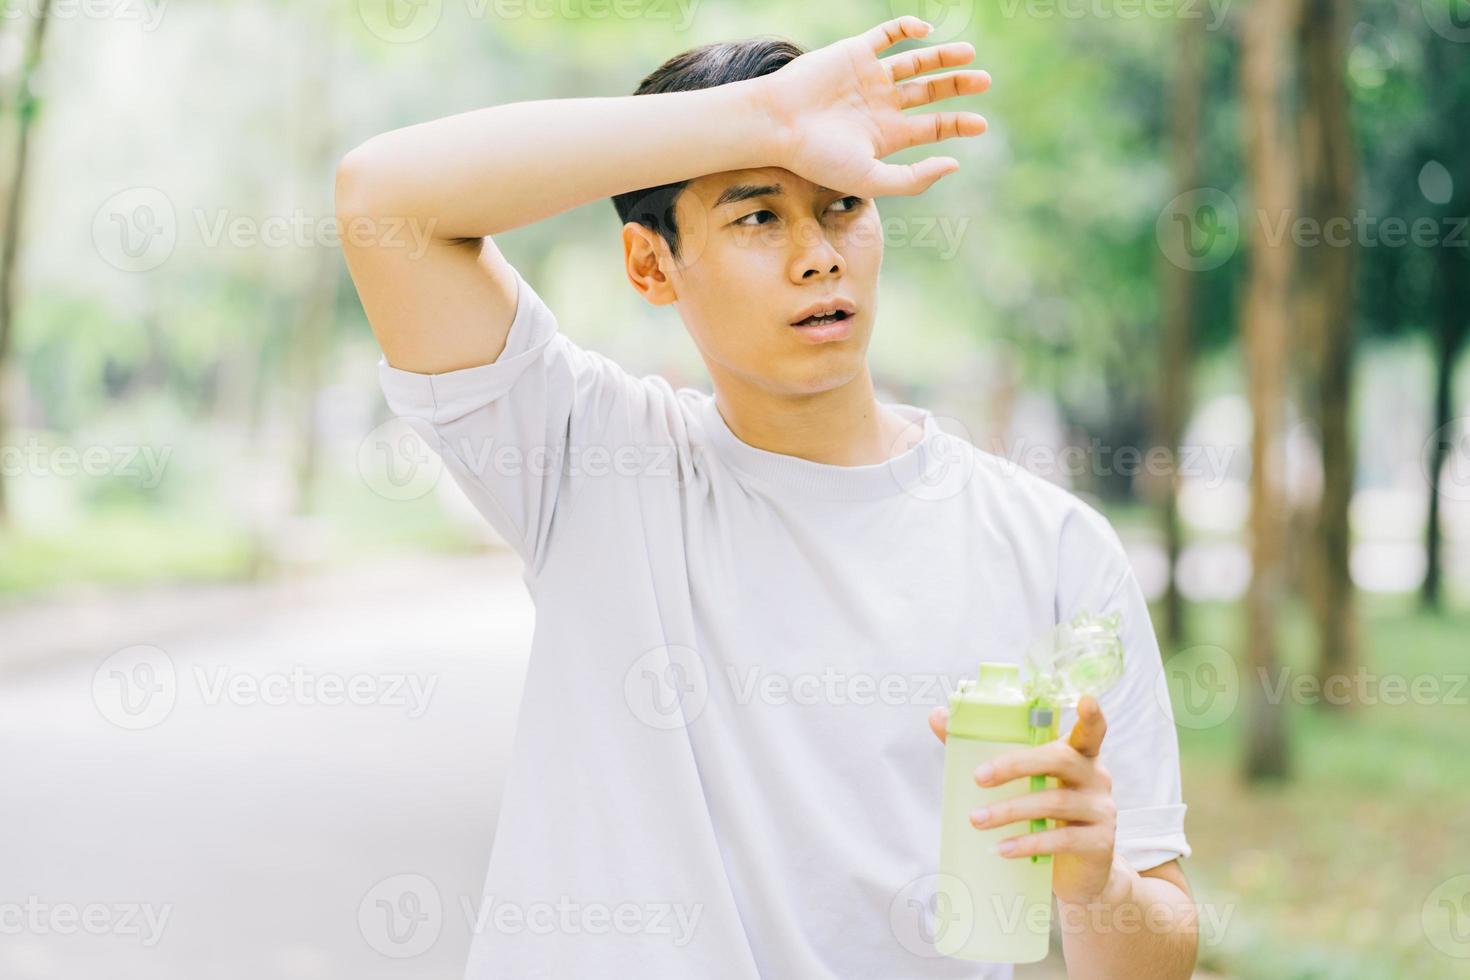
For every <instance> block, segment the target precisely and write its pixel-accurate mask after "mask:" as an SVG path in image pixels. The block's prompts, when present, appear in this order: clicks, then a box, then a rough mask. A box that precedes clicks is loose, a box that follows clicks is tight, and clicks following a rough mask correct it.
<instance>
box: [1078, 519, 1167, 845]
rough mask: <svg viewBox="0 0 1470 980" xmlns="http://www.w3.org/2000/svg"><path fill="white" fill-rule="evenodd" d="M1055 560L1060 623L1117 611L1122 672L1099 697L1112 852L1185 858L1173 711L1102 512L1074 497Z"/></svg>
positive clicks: (1124, 562) (1122, 557) (1134, 588)
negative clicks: (1112, 814)
mask: <svg viewBox="0 0 1470 980" xmlns="http://www.w3.org/2000/svg"><path fill="white" fill-rule="evenodd" d="M1058 561H1059V566H1058V569H1059V574H1058V579H1059V588H1058V595H1057V604H1058V608H1057V616H1058V621H1059V622H1060V621H1062V620H1065V619H1067V618H1070V617H1071V616H1073V615H1075V614H1076V613H1078V612H1083V611H1087V612H1092V613H1095V614H1097V615H1106V614H1108V613H1112V612H1117V613H1120V614H1121V617H1122V624H1121V630H1122V640H1123V676H1122V678H1121V679H1120V680H1119V681H1118V683H1117V684H1116V685H1114V686H1113V687H1112V689H1110V690H1109V691H1107V692H1105V693H1104V694H1103V695H1101V696H1100V697H1099V698H1098V705H1099V706H1100V707H1101V708H1102V711H1103V717H1104V718H1105V719H1106V721H1107V734H1106V735H1105V736H1104V738H1103V745H1102V751H1101V753H1100V755H1099V758H1100V760H1101V762H1102V764H1103V765H1104V766H1105V767H1106V768H1107V770H1108V773H1109V775H1110V776H1111V777H1112V782H1113V800H1114V802H1115V803H1116V804H1117V807H1118V825H1117V840H1116V845H1115V847H1116V851H1117V853H1119V854H1121V855H1122V856H1123V857H1124V859H1126V860H1127V861H1128V863H1129V864H1130V865H1131V866H1132V867H1133V868H1134V870H1136V871H1146V870H1148V869H1149V868H1153V867H1157V866H1158V865H1160V864H1163V863H1165V862H1166V861H1171V860H1173V859H1175V858H1182V857H1188V856H1189V853H1190V848H1189V843H1188V841H1187V840H1186V839H1185V836H1184V811H1185V804H1184V801H1183V798H1182V792H1181V787H1180V774H1179V740H1178V736H1177V733H1176V731H1175V728H1174V712H1173V708H1172V707H1171V705H1170V702H1169V698H1168V694H1167V690H1166V687H1165V685H1164V684H1163V679H1162V678H1163V662H1162V660H1161V658H1160V654H1159V642H1158V638H1157V637H1156V636H1155V634H1154V628H1153V623H1152V621H1151V619H1150V618H1149V611H1148V602H1147V600H1146V599H1145V598H1144V595H1143V590H1142V589H1141V588H1140V586H1139V584H1138V579H1137V578H1136V576H1135V575H1134V573H1133V569H1132V566H1131V565H1130V564H1129V562H1128V557H1127V553H1126V551H1125V550H1124V548H1123V544H1122V542H1121V541H1120V540H1119V538H1118V535H1117V532H1116V531H1114V530H1113V528H1112V526H1111V525H1110V524H1109V523H1108V521H1107V519H1106V518H1104V517H1103V516H1102V515H1101V514H1100V513H1098V512H1097V511H1096V510H1094V509H1092V508H1091V507H1089V506H1088V505H1086V504H1085V503H1082V502H1081V501H1077V503H1076V507H1075V510H1074V511H1073V512H1072V513H1071V514H1069V515H1068V517H1067V518H1066V520H1065V522H1064V524H1063V531H1062V535H1061V547H1060V551H1059V554H1058ZM1075 719H1076V712H1075V710H1069V711H1067V712H1066V713H1065V714H1064V717H1063V718H1062V724H1063V728H1062V731H1063V732H1065V731H1067V730H1068V729H1069V728H1070V726H1071V725H1072V723H1073V722H1074V721H1075Z"/></svg>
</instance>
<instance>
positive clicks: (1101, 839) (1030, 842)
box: [995, 827, 1113, 857]
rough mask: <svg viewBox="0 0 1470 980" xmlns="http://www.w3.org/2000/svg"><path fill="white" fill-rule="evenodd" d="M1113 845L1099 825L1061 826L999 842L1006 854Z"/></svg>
mask: <svg viewBox="0 0 1470 980" xmlns="http://www.w3.org/2000/svg"><path fill="white" fill-rule="evenodd" d="M1112 846H1113V842H1112V840H1111V839H1110V838H1109V836H1108V834H1107V832H1106V831H1104V830H1100V829H1099V828H1097V827H1057V828H1054V829H1052V830H1043V831H1041V832H1040V833H1037V834H1022V835H1021V836H1019V837H1007V838H1006V839H1005V840H1003V841H1000V842H999V843H997V844H996V845H995V851H996V853H997V854H999V855H1001V856H1002V857H1030V856H1031V855H1033V854H1105V853H1106V852H1107V851H1108V850H1109V849H1110V848H1111V847H1112Z"/></svg>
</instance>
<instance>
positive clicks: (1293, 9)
mask: <svg viewBox="0 0 1470 980" xmlns="http://www.w3.org/2000/svg"><path fill="white" fill-rule="evenodd" d="M1300 16H1301V8H1300V3H1299V0H1251V5H1250V8H1249V9H1248V10H1247V11H1246V12H1245V15H1244V17H1243V19H1242V21H1241V66H1240V98H1241V113H1242V119H1241V121H1242V124H1243V127H1244V141H1245V163H1246V166H1245V173H1246V179H1247V182H1248V185H1249V188H1250V199H1251V212H1252V214H1254V215H1255V218H1254V219H1253V220H1250V221H1249V222H1247V225H1248V228H1249V242H1248V247H1249V273H1248V277H1247V281H1246V292H1245V301H1244V304H1243V306H1242V309H1241V325H1240V332H1241V336H1242V338H1243V342H1244V346H1245V362H1246V372H1247V376H1248V389H1249V398H1250V406H1251V477H1250V494H1251V509H1250V551H1251V580H1250V586H1249V589H1248V591H1247V593H1246V632H1247V635H1246V645H1247V657H1246V665H1247V673H1248V675H1249V677H1250V678H1251V679H1252V682H1250V683H1247V684H1245V685H1244V687H1245V692H1246V710H1247V712H1248V714H1247V718H1248V725H1247V728H1246V758H1245V771H1246V776H1247V778H1249V779H1252V780H1257V779H1269V778H1278V777H1283V776H1285V775H1286V774H1287V769H1288V761H1287V748H1286V712H1285V705H1284V704H1283V703H1282V701H1281V699H1279V698H1272V697H1269V696H1268V694H1267V690H1268V689H1267V685H1265V684H1262V683H1260V682H1259V678H1260V677H1263V676H1270V675H1271V674H1273V673H1274V671H1275V669H1276V663H1277V620H1278V618H1279V615H1278V614H1279V608H1280V605H1281V600H1282V592H1283V585H1284V582H1283V578H1284V569H1283V562H1282V551H1283V544H1284V541H1283V539H1284V537H1285V528H1284V513H1285V511H1284V507H1283V499H1282V498H1283V490H1284V487H1285V473H1284V470H1285V466H1284V456H1285V453H1284V445H1283V433H1282V420H1283V416H1284V407H1285V401H1286V333H1287V324H1288V322H1289V320H1290V313H1289V309H1288V307H1289V304H1290V301H1291V275H1292V264H1293V262H1292V259H1293V249H1294V243H1293V242H1292V241H1291V238H1290V237H1289V236H1286V237H1282V238H1280V239H1279V240H1277V241H1275V242H1272V240H1271V239H1272V237H1273V235H1272V234H1271V228H1272V227H1275V226H1276V223H1277V222H1279V221H1280V220H1281V219H1282V218H1283V217H1286V216H1289V215H1291V214H1293V213H1294V211H1295V206H1296V201H1295V197H1296V174H1295V168H1294V167H1293V166H1292V161H1291V154H1290V153H1289V151H1288V147H1287V142H1286V139H1285V137H1284V134H1283V130H1284V120H1283V115H1284V113H1283V105H1284V103H1285V102H1286V92H1287V88H1288V84H1289V82H1290V78H1291V68H1292V58H1291V57H1290V50H1291V49H1290V47H1289V45H1288V42H1289V40H1290V39H1291V38H1292V37H1293V36H1294V31H1295V27H1296V24H1297V21H1298V18H1299V17H1300ZM1273 218H1274V219H1275V220H1274V221H1273V220H1272V219H1273Z"/></svg>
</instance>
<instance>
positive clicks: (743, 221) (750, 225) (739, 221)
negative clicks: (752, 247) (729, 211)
mask: <svg viewBox="0 0 1470 980" xmlns="http://www.w3.org/2000/svg"><path fill="white" fill-rule="evenodd" d="M761 214H769V215H770V216H771V217H773V218H774V217H775V216H776V212H774V211H766V210H761V211H752V212H750V213H749V214H747V215H745V216H744V217H741V218H736V219H735V220H734V221H733V222H731V224H736V225H744V226H745V227H747V228H754V227H755V226H756V225H763V224H766V222H764V221H756V222H753V223H752V222H748V221H746V218H754V217H755V216H757V215H761Z"/></svg>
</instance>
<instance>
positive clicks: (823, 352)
mask: <svg viewBox="0 0 1470 980" xmlns="http://www.w3.org/2000/svg"><path fill="white" fill-rule="evenodd" d="M674 207H675V220H676V221H677V222H678V225H679V259H678V260H677V261H673V260H671V258H670V256H669V253H668V250H667V246H666V245H664V243H663V242H662V239H658V240H657V242H656V246H657V247H658V249H659V262H660V265H661V266H662V267H663V269H664V270H665V273H666V275H667V283H666V284H662V286H661V290H660V292H661V293H662V295H661V296H655V295H652V292H653V291H652V290H651V291H650V296H649V298H650V299H653V300H654V301H655V302H658V301H663V302H673V303H674V304H675V305H676V306H677V307H678V310H679V314H680V316H681V317H682V318H683V320H684V323H685V324H686V326H687V327H688V328H689V332H690V335H691V336H692V337H693V338H694V342H695V344H696V345H697V346H698V347H699V349H700V352H701V353H702V354H703V356H704V360H705V363H706V365H707V366H708V368H709V371H710V374H711V376H712V378H713V379H714V380H715V382H716V384H720V383H721V382H722V381H724V382H729V381H732V380H733V381H734V382H735V383H736V385H737V387H738V386H741V385H744V384H748V385H754V386H756V387H758V388H760V389H763V390H765V391H768V392H770V393H772V394H781V395H801V394H811V393H815V392H820V391H827V390H830V389H832V388H836V387H839V386H841V385H844V384H846V383H847V382H849V381H851V380H852V379H853V378H854V377H856V376H857V375H858V373H859V372H860V371H861V370H862V369H863V365H864V360H865V358H866V355H867V349H868V341H869V339H870V337H871V334H872V329H873V322H874V316H875V314H876V313H877V287H878V271H879V267H880V266H881V265H882V262H883V236H882V234H881V224H880V222H879V218H878V209H877V206H876V204H875V203H874V202H873V201H872V200H871V199H865V198H858V197H849V196H844V195H843V194H841V193H839V192H837V191H832V190H827V189H826V188H822V187H818V186H817V185H816V184H813V183H811V182H810V181H807V180H805V179H803V178H801V177H798V176H797V175H796V174H793V173H792V172H791V171H789V170H785V169H782V168H780V167H765V168H761V169H758V170H733V171H726V172H723V173H718V174H708V175H705V176H703V177H699V178H696V179H695V180H693V181H691V182H690V183H689V184H688V186H687V187H685V188H684V190H683V191H682V192H680V194H679V196H678V198H677V200H676V201H675V205H674ZM829 301H840V302H841V303H842V304H843V305H844V306H845V308H846V310H848V311H849V312H848V313H847V316H846V318H845V319H844V320H842V322H840V323H837V324H835V325H831V326H829V327H814V328H801V327H795V326H793V325H792V324H793V322H795V321H797V320H799V319H800V318H801V317H803V316H804V315H805V314H806V313H807V312H808V311H809V310H810V308H811V307H812V306H813V305H816V304H826V303H828V302H829ZM822 331H830V332H831V333H835V336H831V335H830V333H829V334H828V335H827V336H825V337H824V335H823V333H822Z"/></svg>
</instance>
